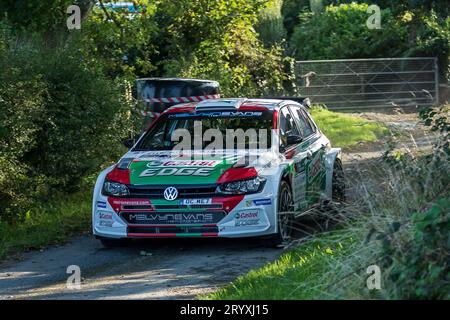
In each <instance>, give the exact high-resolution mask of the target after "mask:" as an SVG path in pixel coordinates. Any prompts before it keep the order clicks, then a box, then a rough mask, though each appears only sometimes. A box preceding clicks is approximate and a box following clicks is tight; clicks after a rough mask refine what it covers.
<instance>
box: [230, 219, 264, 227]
mask: <svg viewBox="0 0 450 320" xmlns="http://www.w3.org/2000/svg"><path fill="white" fill-rule="evenodd" d="M257 224H259V219H248V220H236V224H235V226H236V227H245V226H254V225H257Z"/></svg>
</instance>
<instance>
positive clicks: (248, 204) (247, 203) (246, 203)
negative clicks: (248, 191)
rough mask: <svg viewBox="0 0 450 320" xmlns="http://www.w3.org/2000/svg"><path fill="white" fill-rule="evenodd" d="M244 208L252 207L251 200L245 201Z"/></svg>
mask: <svg viewBox="0 0 450 320" xmlns="http://www.w3.org/2000/svg"><path fill="white" fill-rule="evenodd" d="M245 206H246V207H251V206H253V201H252V200H247V201H245Z"/></svg>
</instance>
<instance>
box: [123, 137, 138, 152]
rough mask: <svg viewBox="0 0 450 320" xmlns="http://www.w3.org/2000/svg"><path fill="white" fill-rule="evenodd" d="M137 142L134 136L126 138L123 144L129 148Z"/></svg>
mask: <svg viewBox="0 0 450 320" xmlns="http://www.w3.org/2000/svg"><path fill="white" fill-rule="evenodd" d="M135 142H136V140H135V139H134V138H132V139H127V140H125V141H124V142H123V145H124V146H125V147H127V148H128V149H131V147H133V146H134V143H135Z"/></svg>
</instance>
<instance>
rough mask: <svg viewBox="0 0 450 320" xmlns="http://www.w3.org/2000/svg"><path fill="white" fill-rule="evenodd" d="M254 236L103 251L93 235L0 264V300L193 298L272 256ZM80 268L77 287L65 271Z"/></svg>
mask: <svg viewBox="0 0 450 320" xmlns="http://www.w3.org/2000/svg"><path fill="white" fill-rule="evenodd" d="M281 253H282V250H281V249H275V248H268V247H266V246H264V245H263V244H262V242H261V241H260V240H257V239H155V240H151V241H138V242H136V243H134V244H131V245H130V246H127V247H123V248H114V249H109V248H108V249H107V248H104V247H103V246H102V245H101V244H100V242H99V241H98V240H95V239H94V238H93V237H91V236H81V237H78V238H75V239H73V240H72V241H70V242H69V243H67V244H66V245H64V246H61V247H52V248H48V249H46V250H44V251H42V252H31V253H27V254H25V255H24V256H23V257H22V259H21V261H7V262H4V263H3V264H1V265H0V300H1V299H193V298H195V297H196V296H197V295H199V294H205V293H208V292H211V291H213V290H215V289H217V288H218V287H219V286H221V285H224V284H226V283H229V282H230V281H232V280H234V279H235V278H236V277H237V276H239V275H241V274H244V273H246V272H247V271H249V270H250V269H252V268H256V267H260V266H262V265H264V264H265V263H267V262H269V261H271V260H274V259H275V258H276V257H277V256H278V255H280V254H281ZM71 265H76V266H79V268H80V272H81V279H82V281H81V286H80V288H79V289H76V288H72V289H70V288H68V287H67V279H68V277H69V276H70V275H71V274H68V273H66V272H67V268H68V267H69V266H71Z"/></svg>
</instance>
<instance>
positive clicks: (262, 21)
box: [255, 0, 286, 48]
mask: <svg viewBox="0 0 450 320" xmlns="http://www.w3.org/2000/svg"><path fill="white" fill-rule="evenodd" d="M282 3H283V1H281V0H271V1H269V2H268V3H267V4H266V7H265V8H264V9H263V10H261V12H260V13H259V14H258V23H257V24H256V25H255V29H256V32H257V33H258V36H259V39H260V40H261V41H262V42H263V43H264V45H265V46H266V47H268V48H270V47H272V46H273V45H276V44H281V43H283V42H284V41H285V39H286V30H285V28H284V25H283V16H282V15H281V6H282Z"/></svg>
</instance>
